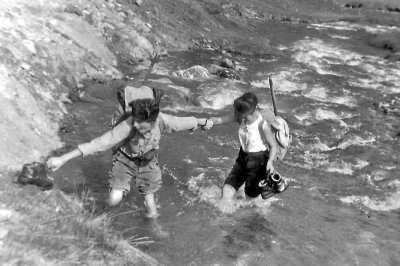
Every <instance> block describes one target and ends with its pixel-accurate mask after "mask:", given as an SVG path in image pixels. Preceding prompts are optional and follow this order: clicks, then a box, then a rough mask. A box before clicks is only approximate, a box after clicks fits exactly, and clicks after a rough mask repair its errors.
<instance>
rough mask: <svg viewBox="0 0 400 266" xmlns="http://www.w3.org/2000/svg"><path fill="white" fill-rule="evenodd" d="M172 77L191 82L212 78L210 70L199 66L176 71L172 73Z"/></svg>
mask: <svg viewBox="0 0 400 266" xmlns="http://www.w3.org/2000/svg"><path fill="white" fill-rule="evenodd" d="M172 76H174V77H178V78H183V79H191V80H205V79H209V78H211V75H210V73H209V72H208V70H207V69H206V68H204V67H202V66H199V65H196V66H192V67H190V68H188V69H184V70H178V71H175V72H173V73H172Z"/></svg>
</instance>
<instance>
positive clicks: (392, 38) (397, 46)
mask: <svg viewBox="0 0 400 266" xmlns="http://www.w3.org/2000/svg"><path fill="white" fill-rule="evenodd" d="M368 41H369V43H370V45H372V46H375V47H378V48H381V49H385V50H389V51H391V52H393V53H396V52H400V33H396V32H390V33H381V34H377V35H375V36H374V37H372V38H370V39H369V40H368Z"/></svg>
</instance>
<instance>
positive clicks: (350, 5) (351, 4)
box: [344, 1, 363, 8]
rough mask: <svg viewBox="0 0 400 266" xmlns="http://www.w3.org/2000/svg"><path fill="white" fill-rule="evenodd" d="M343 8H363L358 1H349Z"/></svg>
mask: <svg viewBox="0 0 400 266" xmlns="http://www.w3.org/2000/svg"><path fill="white" fill-rule="evenodd" d="M344 6H345V7H347V8H361V7H363V3H361V2H359V1H351V2H349V3H346V4H345V5H344Z"/></svg>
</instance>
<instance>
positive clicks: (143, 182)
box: [108, 151, 161, 194]
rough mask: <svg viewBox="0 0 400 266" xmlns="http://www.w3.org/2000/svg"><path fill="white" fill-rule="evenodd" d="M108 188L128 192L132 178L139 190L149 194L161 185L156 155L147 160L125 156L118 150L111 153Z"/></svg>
mask: <svg viewBox="0 0 400 266" xmlns="http://www.w3.org/2000/svg"><path fill="white" fill-rule="evenodd" d="M109 177H110V178H109V181H108V182H109V185H110V188H113V189H118V190H123V191H124V192H129V191H130V188H131V180H132V179H133V180H134V182H135V185H136V187H137V188H138V189H139V192H140V193H142V194H151V193H154V192H156V191H157V190H159V189H160V187H161V170H160V167H159V165H158V159H157V156H155V157H154V158H153V159H152V160H150V161H148V162H143V161H140V160H138V159H132V158H129V157H127V156H126V155H125V154H123V153H122V152H120V151H117V152H116V153H114V155H113V166H112V168H111V170H110V173H109Z"/></svg>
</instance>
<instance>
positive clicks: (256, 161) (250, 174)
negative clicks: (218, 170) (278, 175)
mask: <svg viewBox="0 0 400 266" xmlns="http://www.w3.org/2000/svg"><path fill="white" fill-rule="evenodd" d="M268 154H269V152H268V151H261V152H250V153H246V152H244V151H243V150H242V149H240V151H239V155H238V157H237V159H236V162H235V165H234V166H233V168H232V170H231V172H230V174H229V175H228V177H227V178H226V180H225V184H227V185H230V186H232V187H233V188H234V189H235V190H236V191H237V190H238V189H239V188H240V187H241V186H242V185H243V184H245V187H244V192H245V193H246V195H247V196H248V197H252V198H254V197H257V196H258V195H260V194H261V188H260V187H259V186H258V183H259V182H260V180H261V179H262V178H263V177H265V175H266V169H265V167H266V163H267V161H268V156H269V155H268Z"/></svg>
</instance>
